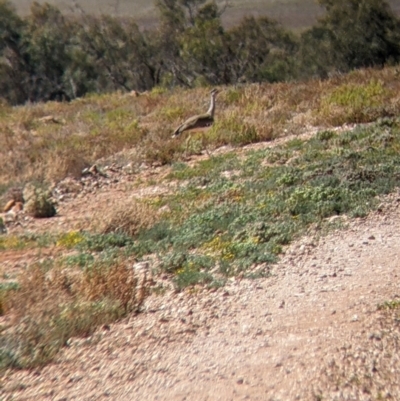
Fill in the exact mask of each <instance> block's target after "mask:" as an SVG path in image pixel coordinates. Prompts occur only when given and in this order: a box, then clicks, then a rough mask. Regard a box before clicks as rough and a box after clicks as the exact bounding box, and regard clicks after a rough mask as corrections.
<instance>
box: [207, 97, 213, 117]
mask: <svg viewBox="0 0 400 401" xmlns="http://www.w3.org/2000/svg"><path fill="white" fill-rule="evenodd" d="M214 111H215V95H214V94H212V95H211V102H210V108H209V109H208V111H207V114H209V115H210V116H211V117H214Z"/></svg>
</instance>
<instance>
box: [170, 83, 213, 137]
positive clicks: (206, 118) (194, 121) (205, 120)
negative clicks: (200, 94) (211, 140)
mask: <svg viewBox="0 0 400 401" xmlns="http://www.w3.org/2000/svg"><path fill="white" fill-rule="evenodd" d="M217 93H218V91H217V89H213V90H212V91H211V101H210V107H209V109H208V110H207V112H206V113H205V114H199V115H197V116H193V117H190V118H188V119H187V120H186V121H185V122H184V123H183V124H181V125H180V126H179V127H178V128H177V129H176V130H175V131H174V133H173V134H172V138H175V137H177V136H179V135H180V134H181V133H182V132H184V131H195V130H199V131H200V130H202V129H204V128H208V127H211V125H212V124H213V123H214V112H215V97H216V95H217Z"/></svg>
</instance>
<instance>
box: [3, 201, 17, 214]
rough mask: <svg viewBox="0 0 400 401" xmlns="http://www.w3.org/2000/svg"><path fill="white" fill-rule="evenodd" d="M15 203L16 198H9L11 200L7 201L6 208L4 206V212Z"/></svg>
mask: <svg viewBox="0 0 400 401" xmlns="http://www.w3.org/2000/svg"><path fill="white" fill-rule="evenodd" d="M14 205H15V200H14V199H11V200H9V201H8V202H7V203H6V205H5V206H4V208H3V212H4V213H6V212H8V211H9V210H11V209H12V207H13V206H14Z"/></svg>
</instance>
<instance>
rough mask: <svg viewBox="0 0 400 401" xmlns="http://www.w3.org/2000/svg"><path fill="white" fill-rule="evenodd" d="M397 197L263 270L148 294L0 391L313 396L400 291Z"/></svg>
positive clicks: (89, 395) (3, 395) (7, 396)
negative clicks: (333, 362)
mask: <svg viewBox="0 0 400 401" xmlns="http://www.w3.org/2000/svg"><path fill="white" fill-rule="evenodd" d="M398 197H399V195H398V194H395V195H392V196H391V197H390V199H389V201H388V203H387V204H385V205H384V207H383V210H382V211H381V212H377V213H374V214H372V215H371V216H369V217H368V218H367V219H365V220H357V221H354V222H351V223H350V224H349V227H348V228H347V229H346V230H344V231H337V232H333V233H331V234H329V235H328V236H326V237H321V238H320V239H317V238H316V237H315V235H313V236H310V237H305V238H302V239H301V240H300V241H299V242H297V243H295V244H292V245H291V246H290V247H289V248H288V250H287V252H286V254H285V256H284V257H283V258H282V259H281V261H280V262H279V263H278V264H277V265H276V266H275V268H274V270H273V275H272V277H270V278H266V279H259V280H241V281H240V280H232V281H231V282H230V283H228V285H227V286H226V287H224V288H222V289H219V290H217V291H214V292H208V291H203V290H202V291H200V290H199V292H193V291H192V292H189V291H188V292H185V293H181V294H166V295H164V296H152V297H150V298H149V299H148V300H147V302H146V305H145V310H144V313H142V314H140V315H138V316H132V317H131V318H129V319H125V320H124V321H122V322H119V323H116V324H114V325H112V326H111V327H106V328H103V329H102V330H100V331H99V332H98V333H97V334H96V335H95V336H93V337H92V338H90V339H75V340H71V344H70V346H69V347H67V348H65V350H64V351H63V352H62V354H61V355H60V357H59V359H58V361H57V362H56V363H54V364H52V365H49V366H47V367H45V368H44V369H43V370H42V371H34V372H26V371H21V372H15V373H13V374H11V375H9V376H7V377H6V378H5V381H4V382H3V385H4V387H3V388H2V389H1V387H0V399H4V400H103V399H104V400H106V399H108V400H110V399H112V400H240V399H250V400H296V399H298V400H307V399H314V398H313V397H312V390H313V387H314V385H315V383H318V377H319V374H320V371H321V368H322V361H324V360H327V359H329V358H330V357H331V356H333V355H334V354H335V353H337V352H338V348H340V347H341V346H342V345H343V344H344V343H345V342H349V341H351V340H352V338H355V337H356V336H359V335H360V333H363V330H364V331H365V336H367V335H368V329H366V327H368V324H369V323H368V322H369V321H370V320H371V319H372V317H373V315H374V313H375V311H376V306H377V304H378V303H381V302H384V301H387V300H389V299H393V298H394V297H396V296H399V294H400V281H399V274H400V214H399V209H398V204H399V203H398ZM361 335H363V334H361ZM324 399H338V400H339V399H344V398H340V397H339V398H334V397H333V395H332V396H331V398H329V397H327V398H324ZM348 399H359V398H348ZM363 399H371V398H368V397H367V398H363ZM394 399H396V398H394Z"/></svg>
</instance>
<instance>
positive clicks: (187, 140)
mask: <svg viewBox="0 0 400 401" xmlns="http://www.w3.org/2000/svg"><path fill="white" fill-rule="evenodd" d="M189 141H190V135H188V136H187V138H186V141H185V143H186V146H185V159H187V157H188V150H189Z"/></svg>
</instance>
